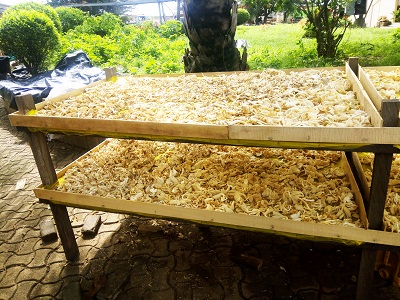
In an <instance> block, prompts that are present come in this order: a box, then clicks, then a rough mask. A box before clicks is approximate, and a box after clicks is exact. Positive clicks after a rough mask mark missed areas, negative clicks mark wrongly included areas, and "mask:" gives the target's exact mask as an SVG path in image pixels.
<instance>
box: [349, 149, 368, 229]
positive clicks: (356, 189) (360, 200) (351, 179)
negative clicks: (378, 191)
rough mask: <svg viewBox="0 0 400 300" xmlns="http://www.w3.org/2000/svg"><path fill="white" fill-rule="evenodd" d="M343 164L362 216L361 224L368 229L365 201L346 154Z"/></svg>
mask: <svg viewBox="0 0 400 300" xmlns="http://www.w3.org/2000/svg"><path fill="white" fill-rule="evenodd" d="M342 164H343V169H344V170H345V172H346V174H347V179H348V180H349V182H350V186H351V190H352V191H353V194H354V198H355V201H356V203H357V206H358V214H359V215H360V220H361V223H362V224H363V226H364V227H365V228H368V227H369V224H368V218H367V212H366V210H365V206H364V200H363V197H362V196H361V192H360V189H359V187H358V184H357V182H356V179H355V177H354V175H353V172H352V170H351V168H350V165H349V162H348V160H347V157H346V154H345V153H344V152H342Z"/></svg>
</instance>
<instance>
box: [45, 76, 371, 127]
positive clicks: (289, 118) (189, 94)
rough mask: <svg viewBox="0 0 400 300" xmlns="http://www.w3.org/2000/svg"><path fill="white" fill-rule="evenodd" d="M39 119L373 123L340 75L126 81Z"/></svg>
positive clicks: (50, 108)
mask: <svg viewBox="0 0 400 300" xmlns="http://www.w3.org/2000/svg"><path fill="white" fill-rule="evenodd" d="M38 115H45V116H65V117H77V118H99V119H105V118H107V119H118V120H133V121H153V122H175V123H197V124H221V125H233V124H237V125H245V124H246V125H283V126H333V127H345V126H347V127H361V126H371V124H370V121H369V116H368V115H367V114H366V113H365V112H364V111H363V110H362V108H361V107H360V104H359V102H358V100H357V99H356V95H355V93H354V92H353V91H352V90H351V89H350V86H349V84H348V82H347V80H346V78H345V74H344V72H342V71H339V70H335V69H332V70H307V71H303V72H291V73H290V74H286V73H285V72H283V71H278V70H265V71H263V72H261V73H255V72H246V73H237V74H232V75H220V76H212V77H206V76H200V77H197V76H195V75H185V76H183V75H182V76H177V77H156V78H155V77H121V78H119V79H118V80H117V81H116V82H104V83H101V84H99V85H97V86H95V87H92V88H88V89H87V90H86V92H85V93H83V94H81V95H80V96H77V97H73V98H70V99H67V100H64V101H61V102H56V103H49V104H48V105H47V106H45V107H44V108H43V109H41V110H39V111H38Z"/></svg>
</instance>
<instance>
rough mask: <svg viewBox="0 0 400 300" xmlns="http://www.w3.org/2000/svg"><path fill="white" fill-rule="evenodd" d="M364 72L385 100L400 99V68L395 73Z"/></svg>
mask: <svg viewBox="0 0 400 300" xmlns="http://www.w3.org/2000/svg"><path fill="white" fill-rule="evenodd" d="M364 70H365V72H366V73H367V75H368V77H369V79H370V80H371V82H372V83H373V85H374V87H375V88H376V90H377V91H378V92H379V94H380V95H381V97H382V98H383V99H399V98H400V68H397V69H395V70H393V71H382V70H376V69H368V68H365V69H364Z"/></svg>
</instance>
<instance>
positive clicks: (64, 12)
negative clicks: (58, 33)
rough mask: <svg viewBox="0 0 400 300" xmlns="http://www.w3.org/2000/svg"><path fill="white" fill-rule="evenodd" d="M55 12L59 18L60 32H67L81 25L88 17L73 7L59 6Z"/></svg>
mask: <svg viewBox="0 0 400 300" xmlns="http://www.w3.org/2000/svg"><path fill="white" fill-rule="evenodd" d="M55 10H56V12H57V14H58V16H59V18H60V22H61V28H62V32H67V31H68V30H71V29H74V28H75V27H77V26H79V25H82V24H83V22H84V21H85V19H86V18H87V17H88V14H87V13H85V12H83V11H82V10H80V9H78V8H74V7H65V6H59V7H57V8H56V9H55Z"/></svg>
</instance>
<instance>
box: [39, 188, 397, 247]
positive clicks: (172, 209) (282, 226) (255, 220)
mask: <svg viewBox="0 0 400 300" xmlns="http://www.w3.org/2000/svg"><path fill="white" fill-rule="evenodd" d="M34 192H35V195H36V196H37V197H39V198H42V199H47V200H50V201H51V202H52V203H56V204H63V205H66V206H71V207H81V208H85V209H93V210H101V211H110V212H119V213H127V214H137V215H142V216H149V217H157V218H165V219H177V220H185V221H190V222H196V223H202V224H207V225H212V226H223V227H229V228H237V229H243V230H253V231H261V232H270V233H281V234H284V233H287V234H291V235H303V236H312V237H315V238H316V239H318V238H319V239H321V240H324V239H327V240H335V241H343V242H344V241H347V242H353V243H354V242H356V243H376V244H382V245H393V246H400V239H399V235H398V234H396V233H390V232H383V231H377V230H369V229H368V230H367V229H363V228H353V227H345V226H338V225H325V224H317V223H307V222H299V221H292V220H282V219H274V218H268V217H259V216H249V215H244V214H236V213H224V212H216V211H208V210H200V209H192V208H184V207H176V206H168V205H161V204H154V203H143V202H135V201H129V200H122V199H114V198H103V197H97V196H89V195H78V194H71V193H63V192H57V191H52V190H44V189H39V188H37V189H35V190H34Z"/></svg>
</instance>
